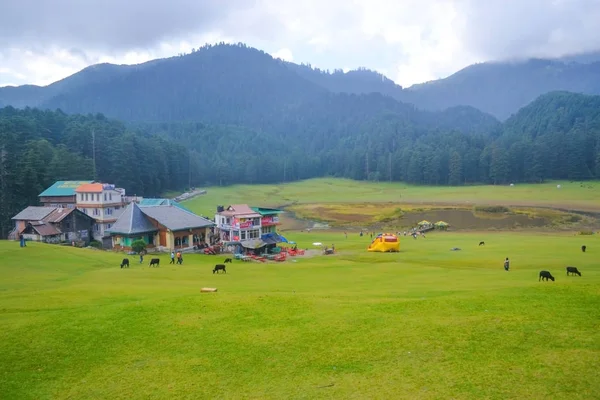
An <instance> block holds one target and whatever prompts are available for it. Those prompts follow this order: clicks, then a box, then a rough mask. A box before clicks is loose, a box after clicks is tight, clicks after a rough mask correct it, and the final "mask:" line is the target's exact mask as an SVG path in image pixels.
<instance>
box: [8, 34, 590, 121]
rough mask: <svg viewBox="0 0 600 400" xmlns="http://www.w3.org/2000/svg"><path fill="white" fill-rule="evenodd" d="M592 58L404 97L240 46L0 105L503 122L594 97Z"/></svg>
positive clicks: (237, 117)
mask: <svg viewBox="0 0 600 400" xmlns="http://www.w3.org/2000/svg"><path fill="white" fill-rule="evenodd" d="M598 58H599V57H598V53H589V54H582V55H574V56H569V57H564V58H562V59H556V60H525V61H514V62H490V63H483V64H476V65H471V66H469V67H467V68H465V69H463V70H461V71H458V72H457V73H455V74H453V75H451V76H449V77H447V78H444V79H440V80H436V81H432V82H427V83H424V84H419V85H414V86H411V87H410V88H402V87H401V86H399V85H396V84H395V83H394V82H393V81H391V80H390V79H388V78H386V77H385V76H383V75H381V74H379V73H377V72H374V71H371V70H368V69H366V68H360V69H358V70H355V71H349V72H346V73H344V72H343V71H341V70H335V71H333V72H329V71H323V70H319V69H317V68H313V67H311V66H310V65H298V64H294V63H290V62H284V61H281V60H278V59H273V58H272V57H271V56H270V55H268V54H266V53H264V52H262V51H259V50H256V49H253V48H250V47H247V46H245V45H226V44H221V45H216V46H210V45H207V46H204V47H202V48H200V49H198V50H195V51H194V52H192V53H191V54H187V55H182V56H178V57H171V58H166V59H160V60H154V61H150V62H147V63H143V64H139V65H133V66H129V65H111V64H99V65H95V66H91V67H88V68H86V69H84V70H82V71H80V72H78V73H76V74H74V75H72V76H70V77H67V78H65V79H63V80H61V81H58V82H56V83H53V84H51V85H49V86H46V87H39V86H32V85H25V86H20V87H6V88H0V106H3V105H13V106H15V107H24V106H30V107H41V108H49V109H56V108H60V109H62V110H63V111H65V112H68V113H90V112H91V113H95V112H102V113H104V114H105V115H107V116H110V117H114V118H119V119H122V120H127V121H147V120H149V119H152V120H154V121H179V120H182V119H187V120H202V121H205V122H210V123H224V124H230V123H234V124H247V123H248V121H251V122H252V123H251V125H252V126H253V127H255V128H262V126H260V124H259V123H257V121H262V120H264V119H265V118H270V117H271V116H272V115H275V114H276V113H279V112H281V111H290V112H293V111H294V107H296V106H297V105H298V104H299V103H302V102H304V101H310V100H312V99H313V98H314V97H315V96H319V95H322V94H323V93H347V94H370V93H380V94H383V95H385V96H389V97H392V98H394V99H395V100H397V101H400V102H403V103H410V104H414V105H415V106H416V107H417V108H419V109H422V110H430V111H439V110H444V109H446V108H452V107H456V106H470V107H473V108H476V109H478V110H482V111H483V112H485V113H489V114H491V115H494V116H495V117H496V118H499V119H502V120H504V119H506V118H508V117H509V116H510V115H511V114H513V113H515V112H517V111H518V110H519V109H520V108H521V107H524V106H525V105H527V104H528V103H530V102H531V101H533V100H535V99H536V98H537V97H538V96H540V95H542V94H544V93H548V92H551V91H562V90H564V91H571V92H576V93H587V94H600V61H599V59H598Z"/></svg>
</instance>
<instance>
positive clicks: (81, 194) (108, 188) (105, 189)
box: [75, 183, 127, 247]
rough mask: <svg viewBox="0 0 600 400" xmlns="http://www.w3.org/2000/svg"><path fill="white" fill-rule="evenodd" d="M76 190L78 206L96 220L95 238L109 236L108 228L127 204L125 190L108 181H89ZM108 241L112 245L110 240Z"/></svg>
mask: <svg viewBox="0 0 600 400" xmlns="http://www.w3.org/2000/svg"><path fill="white" fill-rule="evenodd" d="M75 192H76V194H77V202H76V205H77V208H78V209H80V210H81V211H83V212H84V213H86V214H87V215H89V216H90V217H92V218H94V219H95V220H96V224H95V225H94V230H93V237H94V239H95V240H98V241H102V240H103V238H105V237H108V236H109V235H108V234H107V233H106V230H107V229H110V228H111V227H112V224H114V223H115V222H116V221H117V219H118V217H119V216H120V215H121V214H122V213H123V210H124V208H125V206H126V205H127V204H126V203H125V200H124V199H123V196H124V195H125V190H124V189H120V188H116V187H115V185H110V184H106V183H87V184H83V185H80V186H79V187H78V188H77V189H76V190H75ZM107 242H108V243H107V244H108V245H110V240H108V241H107ZM105 247H109V246H105Z"/></svg>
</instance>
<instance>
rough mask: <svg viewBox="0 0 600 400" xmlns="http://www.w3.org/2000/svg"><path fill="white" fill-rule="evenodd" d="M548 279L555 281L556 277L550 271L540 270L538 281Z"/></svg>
mask: <svg viewBox="0 0 600 400" xmlns="http://www.w3.org/2000/svg"><path fill="white" fill-rule="evenodd" d="M548 279H550V280H551V281H552V282H554V277H553V276H552V274H551V273H550V271H540V278H539V279H538V282H539V281H543V280H546V281H547V280H548Z"/></svg>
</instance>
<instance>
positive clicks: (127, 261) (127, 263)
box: [121, 258, 129, 268]
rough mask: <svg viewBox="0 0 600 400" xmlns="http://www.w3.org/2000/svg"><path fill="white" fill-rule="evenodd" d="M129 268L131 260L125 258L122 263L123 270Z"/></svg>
mask: <svg viewBox="0 0 600 400" xmlns="http://www.w3.org/2000/svg"><path fill="white" fill-rule="evenodd" d="M125 267H127V268H129V258H124V259H123V261H121V268H125Z"/></svg>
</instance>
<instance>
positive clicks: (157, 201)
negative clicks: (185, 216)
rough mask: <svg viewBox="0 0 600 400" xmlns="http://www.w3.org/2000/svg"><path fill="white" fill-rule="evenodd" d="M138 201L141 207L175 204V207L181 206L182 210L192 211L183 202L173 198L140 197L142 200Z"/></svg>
mask: <svg viewBox="0 0 600 400" xmlns="http://www.w3.org/2000/svg"><path fill="white" fill-rule="evenodd" d="M137 203H138V205H139V206H140V207H155V206H175V207H179V208H181V209H182V210H185V211H187V212H192V211H190V210H188V209H187V208H186V207H184V206H183V205H181V203H178V202H177V201H175V200H171V199H153V198H143V199H140V201H138V202H137Z"/></svg>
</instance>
